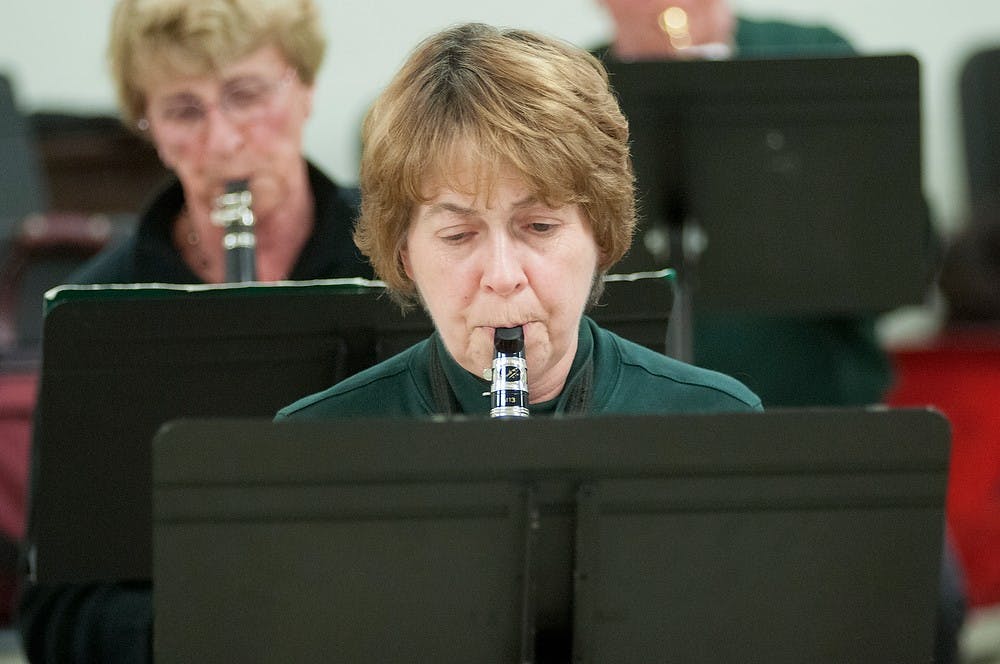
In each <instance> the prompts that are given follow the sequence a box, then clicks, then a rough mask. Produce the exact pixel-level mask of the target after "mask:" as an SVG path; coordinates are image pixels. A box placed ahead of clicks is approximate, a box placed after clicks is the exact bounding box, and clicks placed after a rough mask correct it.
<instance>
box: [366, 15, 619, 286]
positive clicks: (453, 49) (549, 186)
mask: <svg viewBox="0 0 1000 664" xmlns="http://www.w3.org/2000/svg"><path fill="white" fill-rule="evenodd" d="M362 150H363V151H362V157H361V173H360V185H361V196H362V198H361V217H360V219H359V221H358V226H357V229H356V231H355V236H354V239H355V242H356V243H357V245H358V247H359V248H360V249H361V251H362V252H363V253H364V254H365V255H366V256H368V257H369V259H370V260H371V262H372V265H373V266H374V268H375V271H376V273H377V274H378V276H379V277H380V278H381V279H382V280H383V281H385V282H386V284H387V286H388V287H389V290H390V292H391V293H392V294H393V295H394V296H395V297H396V299H398V300H400V301H401V302H403V303H404V304H405V303H409V302H412V301H413V300H414V299H415V298H416V289H415V287H414V284H413V283H412V282H411V281H410V279H409V278H408V277H407V276H406V272H405V271H404V269H403V264H402V261H401V259H400V250H401V249H402V248H403V246H404V243H405V241H406V233H407V230H408V228H409V223H410V217H411V214H412V212H413V210H414V208H415V206H416V205H419V204H420V203H421V202H423V201H425V200H426V197H427V195H428V193H427V191H426V187H427V185H428V182H429V181H431V180H433V179H438V180H439V181H445V182H449V184H454V182H453V179H454V177H455V175H456V173H454V172H452V171H453V168H451V167H452V166H453V165H454V164H456V163H463V164H468V163H472V164H477V165H478V166H477V168H478V169H479V171H480V173H479V174H480V175H483V176H485V177H494V178H495V177H496V175H497V174H498V172H499V170H500V169H502V168H511V169H513V170H514V172H515V173H517V174H518V175H519V176H521V177H522V178H523V179H524V181H525V182H526V183H527V184H528V186H529V187H531V188H532V189H533V190H534V191H535V193H537V195H538V196H539V197H540V198H542V199H543V200H545V201H546V202H547V203H548V204H550V205H564V204H570V205H572V204H578V205H580V206H581V208H582V209H583V210H584V211H585V212H586V214H587V216H588V218H589V221H590V223H591V225H592V227H593V231H594V238H595V240H596V242H597V245H598V247H599V248H600V250H601V260H600V264H599V265H598V273H599V274H603V273H604V272H606V271H607V269H608V268H609V267H610V266H611V265H613V264H614V263H615V262H617V261H618V259H619V258H621V257H622V256H623V255H624V254H625V252H626V251H627V250H628V248H629V245H630V244H631V241H632V234H633V232H634V229H635V194H634V176H633V173H632V162H631V159H630V157H629V148H628V124H627V122H626V120H625V117H624V116H623V115H622V112H621V109H620V108H619V106H618V102H617V100H616V98H615V96H614V94H613V93H612V91H611V89H610V87H609V85H608V75H607V72H606V71H605V70H604V67H603V66H602V65H601V63H600V62H599V61H598V60H597V59H596V58H594V57H593V56H591V55H590V54H589V53H587V52H586V51H584V50H582V49H579V48H577V47H575V46H572V45H570V44H567V43H565V42H563V41H560V40H557V39H552V38H549V37H546V36H543V35H539V34H536V33H533V32H527V31H523V30H502V29H498V28H494V27H490V26H486V25H482V24H466V25H461V26H457V27H454V28H451V29H448V30H445V31H443V32H441V33H438V34H436V35H434V36H432V37H430V38H429V39H427V40H425V41H423V42H422V43H421V44H420V45H418V46H417V48H416V49H415V50H414V52H413V53H412V54H411V56H410V57H409V59H408V60H407V61H406V63H405V64H404V65H403V67H402V69H401V70H400V71H399V72H398V73H397V74H396V76H395V77H394V78H393V79H392V81H391V82H390V83H389V86H388V87H387V88H386V89H385V90H384V91H383V93H382V94H381V95H380V96H379V97H378V99H377V100H376V101H375V104H374V105H373V106H372V108H371V109H370V110H369V112H368V115H367V116H366V117H365V122H364V126H363V130H362ZM470 152H471V153H472V154H470ZM597 284H598V287H599V284H600V279H598V280H597ZM595 294H596V291H595Z"/></svg>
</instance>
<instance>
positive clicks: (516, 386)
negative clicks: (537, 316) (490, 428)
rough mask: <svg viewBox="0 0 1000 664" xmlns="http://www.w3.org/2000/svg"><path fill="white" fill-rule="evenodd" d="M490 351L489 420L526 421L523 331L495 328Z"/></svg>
mask: <svg viewBox="0 0 1000 664" xmlns="http://www.w3.org/2000/svg"><path fill="white" fill-rule="evenodd" d="M493 348H494V354H493V380H492V384H491V386H490V399H491V402H492V408H490V417H500V418H512V417H528V372H527V366H526V364H525V361H524V330H522V329H521V327H520V326H518V327H501V328H497V330H496V332H495V333H494V336H493Z"/></svg>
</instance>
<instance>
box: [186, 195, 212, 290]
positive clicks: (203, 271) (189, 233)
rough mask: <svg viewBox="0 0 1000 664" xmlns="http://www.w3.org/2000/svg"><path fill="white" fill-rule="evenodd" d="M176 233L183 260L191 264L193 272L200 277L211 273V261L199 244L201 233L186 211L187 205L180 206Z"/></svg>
mask: <svg viewBox="0 0 1000 664" xmlns="http://www.w3.org/2000/svg"><path fill="white" fill-rule="evenodd" d="M177 221H178V223H177V235H178V236H179V237H178V242H179V243H180V245H181V255H182V257H183V259H184V261H185V262H186V263H187V264H188V265H189V266H191V267H192V268H193V269H194V271H195V272H197V273H198V274H199V275H200V276H202V277H206V280H208V279H207V277H208V276H209V275H210V273H211V267H212V261H211V259H210V258H209V257H208V254H207V253H206V252H205V249H204V247H202V246H201V235H199V233H198V229H197V228H195V226H194V219H192V218H191V215H190V214H189V213H188V209H187V206H186V205H185V206H184V207H183V208H181V211H180V214H178V215H177Z"/></svg>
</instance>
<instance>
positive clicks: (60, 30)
mask: <svg viewBox="0 0 1000 664" xmlns="http://www.w3.org/2000/svg"><path fill="white" fill-rule="evenodd" d="M318 2H319V4H320V6H321V7H322V10H323V20H324V23H325V24H326V26H327V31H328V35H329V43H330V48H329V53H328V58H327V61H326V64H325V66H324V69H323V71H322V72H321V75H320V80H319V84H318V89H317V96H316V107H315V116H314V117H313V119H312V120H311V122H310V126H309V128H308V131H307V136H306V140H307V152H308V154H309V155H310V156H311V157H313V158H314V159H315V160H316V161H317V162H319V163H320V164H321V165H323V166H325V167H326V168H327V169H328V170H329V171H330V172H331V173H332V174H333V175H334V176H335V177H336V178H338V179H340V180H341V181H344V182H353V181H354V180H355V172H356V152H357V127H358V123H359V121H360V118H361V115H362V114H363V112H364V109H365V107H366V105H367V104H368V103H369V102H370V101H371V99H372V98H373V97H374V96H375V95H376V94H377V93H378V90H379V89H380V87H381V86H382V85H384V84H385V83H386V81H387V80H388V78H389V77H390V76H391V75H392V73H393V72H394V71H395V69H396V68H397V67H398V66H399V64H400V63H401V62H402V60H403V59H404V58H405V56H406V53H407V52H408V51H409V49H410V48H412V47H413V46H414V44H415V43H416V42H417V41H418V40H419V39H420V38H422V37H424V36H426V35H427V34H429V33H430V32H431V31H433V30H436V29H438V28H441V27H444V26H447V25H450V24H452V23H456V22H460V21H466V20H480V21H485V22H489V23H496V24H501V25H508V26H517V27H526V28H532V29H537V30H542V31H545V32H549V33H551V34H555V35H558V36H561V37H563V38H565V39H568V40H571V41H574V42H576V43H579V44H581V45H584V46H586V45H590V44H593V43H595V42H597V41H599V40H602V39H604V38H606V36H607V34H608V30H609V27H608V24H607V21H606V19H605V16H604V14H603V13H602V11H601V10H600V8H599V6H598V5H597V0H492V1H490V2H486V1H484V0H479V1H478V2H477V1H476V0H427V1H425V2H406V1H405V0H403V1H401V0H318ZM4 4H5V7H4V10H3V14H2V22H0V70H5V71H6V72H7V73H8V74H10V75H12V76H13V77H14V82H15V85H16V86H17V89H18V92H19V97H20V99H21V104H22V106H23V107H24V108H25V110H28V111H31V110H36V109H43V108H44V109H47V110H53V109H58V110H80V111H102V112H111V111H112V110H113V106H114V100H113V93H112V89H111V85H110V81H109V79H108V76H107V73H106V69H105V61H104V48H105V42H106V38H107V22H108V17H109V15H110V11H111V6H112V0H30V1H27V2H16V1H14V0H7V2H5V3H4ZM734 6H735V7H736V8H737V9H739V10H741V11H743V12H744V13H746V14H748V15H753V16H761V17H763V16H777V17H784V18H789V19H794V20H803V21H816V22H821V23H826V24H828V25H831V26H833V27H835V28H837V29H839V30H841V31H842V32H843V33H844V34H845V35H846V36H848V37H849V38H850V39H851V40H852V41H853V42H854V43H855V44H856V46H858V47H859V48H860V49H862V50H863V51H865V52H869V53H900V52H908V53H913V54H915V55H916V56H917V57H918V58H919V59H920V61H921V65H922V80H923V107H924V108H923V111H924V123H925V129H924V138H925V143H924V171H925V189H926V191H927V194H928V196H929V198H930V200H931V204H932V207H933V208H934V211H935V213H936V218H937V221H938V222H939V224H940V225H941V227H942V228H943V229H945V230H947V229H951V228H954V227H955V226H956V225H957V224H959V223H960V222H961V221H962V219H963V215H964V212H965V188H964V185H963V181H964V166H963V162H962V155H961V152H960V135H959V133H958V124H957V120H958V118H957V111H958V106H957V104H958V102H957V96H956V73H957V70H958V67H959V66H960V64H961V62H962V60H963V59H964V58H965V57H967V55H968V54H969V52H970V51H971V50H972V49H974V48H976V47H978V46H982V45H984V44H987V43H996V44H1000V2H998V0H952V1H951V2H949V3H947V4H944V3H940V4H939V3H933V2H931V1H930V0H837V1H836V2H831V1H830V0H734Z"/></svg>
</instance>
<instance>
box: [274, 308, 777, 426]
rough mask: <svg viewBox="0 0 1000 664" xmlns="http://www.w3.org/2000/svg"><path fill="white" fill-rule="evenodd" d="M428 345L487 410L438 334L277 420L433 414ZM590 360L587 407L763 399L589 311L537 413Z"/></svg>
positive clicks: (477, 409)
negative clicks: (565, 371)
mask: <svg viewBox="0 0 1000 664" xmlns="http://www.w3.org/2000/svg"><path fill="white" fill-rule="evenodd" d="M430 344H437V345H438V356H439V357H440V358H441V365H442V369H443V371H444V375H445V377H446V378H447V380H448V384H449V385H450V386H451V389H452V391H453V392H454V395H455V397H456V399H457V401H458V404H459V407H460V408H461V410H462V412H463V413H465V414H468V415H474V414H482V415H484V416H485V415H486V414H487V413H488V412H489V409H490V399H489V396H488V394H487V395H486V396H484V395H483V393H484V392H486V393H488V392H489V389H490V384H489V382H487V381H486V380H484V379H482V378H480V377H479V376H475V375H473V374H471V373H469V372H468V371H466V370H465V369H463V368H462V367H461V366H459V365H458V364H457V363H456V362H455V360H454V359H452V357H451V356H450V355H449V354H448V352H447V351H446V350H445V349H444V344H443V343H442V342H441V339H440V337H439V336H438V335H437V334H436V333H435V334H433V335H431V337H429V338H428V339H425V340H423V341H421V342H419V343H417V344H415V345H413V346H411V347H410V348H408V349H407V350H405V351H403V352H402V353H400V354H398V355H396V356H395V357H392V358H389V359H388V360H386V361H384V362H381V363H380V364H377V365H375V366H374V367H371V368H369V369H366V370H364V371H362V372H360V373H357V374H355V375H353V376H351V377H349V378H346V379H344V380H343V381H341V382H339V383H337V384H336V385H334V386H333V387H330V388H328V389H327V390H324V391H323V392H319V393H317V394H313V395H311V396H308V397H305V398H303V399H300V400H299V401H297V402H295V403H293V404H292V405H290V406H287V407H285V408H283V409H281V410H280V411H279V412H278V415H277V417H276V419H278V420H283V419H301V418H312V419H319V418H326V417H362V416H382V417H392V416H402V417H405V416H425V415H432V414H434V413H436V412H437V409H436V408H435V405H434V400H433V398H432V396H431V395H432V393H433V392H432V387H431V366H430V361H429V358H430V355H431V353H430V352H429V351H430ZM588 361H592V362H593V385H592V396H591V400H590V407H589V412H591V413H594V414H605V413H622V414H625V413H634V414H639V413H675V412H719V411H738V410H761V409H762V408H761V403H760V399H759V398H758V397H757V396H756V395H755V394H754V393H753V392H751V391H750V390H749V389H747V388H746V387H745V386H744V385H743V384H742V383H740V382H739V381H737V380H735V379H734V378H730V377H729V376H726V375H723V374H720V373H716V372H714V371H709V370H707V369H700V368H698V367H694V366H692V365H689V364H685V363H683V362H679V361H677V360H675V359H672V358H669V357H667V356H665V355H662V354H660V353H657V352H655V351H652V350H650V349H648V348H646V347H644V346H640V345H639V344H636V343H634V342H631V341H628V340H626V339H623V338H622V337H620V336H618V335H616V334H614V333H613V332H609V331H608V330H605V329H603V328H601V327H599V326H598V325H597V324H596V323H595V322H594V321H592V320H591V319H589V318H586V317H585V318H584V319H583V320H582V321H581V323H580V332H579V344H578V347H577V351H576V356H575V357H574V359H573V366H572V367H571V368H570V373H569V377H568V378H567V381H566V386H565V387H564V389H563V391H562V393H561V394H560V395H559V396H558V397H557V398H555V399H553V400H552V401H550V402H546V403H542V404H532V406H531V411H532V413H534V414H536V415H537V414H546V413H553V414H558V413H563V412H565V411H566V404H567V401H568V394H569V393H570V392H571V388H572V387H573V386H574V385H575V384H576V383H577V382H578V381H581V380H584V379H585V373H586V368H587V366H588Z"/></svg>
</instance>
